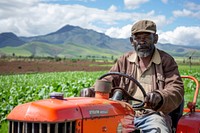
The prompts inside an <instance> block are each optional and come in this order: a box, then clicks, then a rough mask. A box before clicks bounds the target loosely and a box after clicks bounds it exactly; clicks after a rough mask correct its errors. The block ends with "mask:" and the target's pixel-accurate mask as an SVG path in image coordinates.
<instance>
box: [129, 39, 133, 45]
mask: <svg viewBox="0 0 200 133" xmlns="http://www.w3.org/2000/svg"><path fill="white" fill-rule="evenodd" d="M129 39H130V42H131V45H132V46H134V44H133V37H130V38H129Z"/></svg>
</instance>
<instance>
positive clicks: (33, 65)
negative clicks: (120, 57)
mask: <svg viewBox="0 0 200 133" xmlns="http://www.w3.org/2000/svg"><path fill="white" fill-rule="evenodd" d="M110 67H111V63H108V62H94V61H87V60H78V61H70V60H66V61H49V60H29V61H27V60H0V74H3V75H4V74H22V73H42V72H65V71H104V70H106V71H108V70H109V69H110Z"/></svg>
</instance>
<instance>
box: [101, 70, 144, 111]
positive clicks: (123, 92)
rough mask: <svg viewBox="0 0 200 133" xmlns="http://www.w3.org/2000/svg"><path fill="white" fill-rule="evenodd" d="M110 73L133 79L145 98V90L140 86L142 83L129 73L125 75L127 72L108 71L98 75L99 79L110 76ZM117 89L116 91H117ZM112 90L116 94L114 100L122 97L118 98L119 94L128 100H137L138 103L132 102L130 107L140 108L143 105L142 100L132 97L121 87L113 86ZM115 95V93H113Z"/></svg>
mask: <svg viewBox="0 0 200 133" xmlns="http://www.w3.org/2000/svg"><path fill="white" fill-rule="evenodd" d="M110 75H118V76H122V77H125V78H127V79H129V80H131V81H133V82H134V83H135V84H136V85H137V86H138V87H139V88H140V90H141V91H142V94H143V97H144V98H145V97H146V92H145V90H144V88H143V87H142V85H141V84H140V83H139V82H138V81H137V80H136V79H135V78H133V77H132V76H130V75H127V74H124V73H120V72H109V73H106V74H104V75H102V76H101V77H99V80H101V79H103V78H104V77H107V76H110ZM117 90H118V91H117ZM112 92H115V93H116V94H117V93H118V94H117V95H118V96H115V97H117V99H116V100H122V98H119V97H120V96H119V95H123V96H124V97H126V98H127V99H128V100H134V101H138V102H139V103H137V104H133V105H132V107H133V108H141V107H143V106H144V104H145V103H144V101H142V100H139V99H136V98H134V97H132V96H131V95H130V94H129V93H128V92H127V91H126V90H125V89H123V88H120V87H115V88H113V90H112ZM114 95H115V94H114Z"/></svg>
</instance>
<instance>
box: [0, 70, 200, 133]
mask: <svg viewBox="0 0 200 133" xmlns="http://www.w3.org/2000/svg"><path fill="white" fill-rule="evenodd" d="M179 69H180V73H181V75H191V76H194V77H196V78H197V79H198V80H199V81H200V73H199V71H200V70H199V68H198V67H197V68H196V69H192V70H186V69H185V67H184V68H181V67H180V68H179ZM104 73H106V72H105V71H99V72H55V73H43V74H23V75H4V76H3V75H0V101H1V104H0V116H1V117H0V123H2V122H3V121H5V118H6V115H7V114H8V113H9V112H10V111H11V110H12V109H13V108H14V107H15V106H17V105H19V104H23V103H26V102H30V101H36V100H39V99H45V98H49V94H50V93H51V92H54V91H56V92H63V93H64V96H65V97H76V96H78V95H79V92H80V90H81V89H82V88H87V87H90V86H92V85H93V84H94V82H95V80H96V79H97V78H98V77H99V76H101V75H102V74H104ZM184 83H185V101H186V102H185V103H187V102H188V101H192V100H193V94H194V90H195V84H194V82H193V81H191V80H185V79H184ZM197 105H198V108H199V107H200V100H199V101H198V103H197ZM0 125H2V124H0ZM1 130H2V129H0V131H1Z"/></svg>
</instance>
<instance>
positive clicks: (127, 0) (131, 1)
mask: <svg viewBox="0 0 200 133" xmlns="http://www.w3.org/2000/svg"><path fill="white" fill-rule="evenodd" d="M148 1H149V0H124V5H125V6H126V8H127V9H135V8H138V7H139V6H140V5H141V4H144V3H146V2H148Z"/></svg>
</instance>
